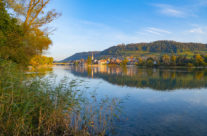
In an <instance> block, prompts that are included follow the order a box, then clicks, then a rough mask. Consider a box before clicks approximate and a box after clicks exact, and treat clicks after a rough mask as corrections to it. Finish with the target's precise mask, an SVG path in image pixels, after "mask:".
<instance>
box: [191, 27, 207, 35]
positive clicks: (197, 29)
mask: <svg viewBox="0 0 207 136" xmlns="http://www.w3.org/2000/svg"><path fill="white" fill-rule="evenodd" d="M189 32H190V33H196V34H204V33H205V32H204V28H201V27H197V28H193V29H191V30H189Z"/></svg>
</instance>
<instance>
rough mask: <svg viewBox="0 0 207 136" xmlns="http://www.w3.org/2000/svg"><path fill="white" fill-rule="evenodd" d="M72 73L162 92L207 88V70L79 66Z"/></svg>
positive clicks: (72, 69)
mask: <svg viewBox="0 0 207 136" xmlns="http://www.w3.org/2000/svg"><path fill="white" fill-rule="evenodd" d="M70 72H71V73H72V74H74V75H75V76H80V77H89V78H101V79H104V80H105V81H108V82H110V83H112V84H115V85H119V86H128V87H137V88H152V89H155V90H162V91H164V90H175V89H181V88H186V89H187V88H188V89H193V88H206V87H207V69H193V68H190V69H187V68H179V69H178V68H177V69H176V68H168V69H166V68H160V69H152V68H138V67H135V66H130V67H119V66H111V67H110V66H96V67H84V66H82V67H80V66H78V67H70Z"/></svg>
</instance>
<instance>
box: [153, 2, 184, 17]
mask: <svg viewBox="0 0 207 136" xmlns="http://www.w3.org/2000/svg"><path fill="white" fill-rule="evenodd" d="M154 6H155V7H157V8H159V12H160V13H161V14H164V15H167V16H173V17H186V16H187V13H186V12H185V11H184V9H179V8H176V7H174V6H172V5H168V4H154Z"/></svg>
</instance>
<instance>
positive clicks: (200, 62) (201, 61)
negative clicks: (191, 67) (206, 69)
mask: <svg viewBox="0 0 207 136" xmlns="http://www.w3.org/2000/svg"><path fill="white" fill-rule="evenodd" d="M194 64H195V65H196V66H202V65H205V61H204V58H203V57H202V56H201V55H200V54H196V55H195V56H194Z"/></svg>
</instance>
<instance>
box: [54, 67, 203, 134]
mask: <svg viewBox="0 0 207 136" xmlns="http://www.w3.org/2000/svg"><path fill="white" fill-rule="evenodd" d="M53 73H54V74H55V75H57V78H58V79H61V78H63V77H64V76H67V77H69V78H70V79H80V80H82V79H83V80H84V81H86V82H85V83H86V84H87V86H89V87H90V89H91V90H96V93H97V95H98V96H99V97H102V96H109V97H118V98H120V99H126V98H127V99H126V100H124V103H123V105H122V106H123V108H122V112H123V115H121V116H123V118H122V119H121V120H120V121H119V122H117V123H116V127H117V131H116V134H113V135H120V136H207V69H173V68H171V69H164V68H163V69H150V68H137V67H133V66H131V67H130V66H129V67H118V66H117V67H107V66H99V67H69V66H64V67H63V66H57V67H54V68H53Z"/></svg>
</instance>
